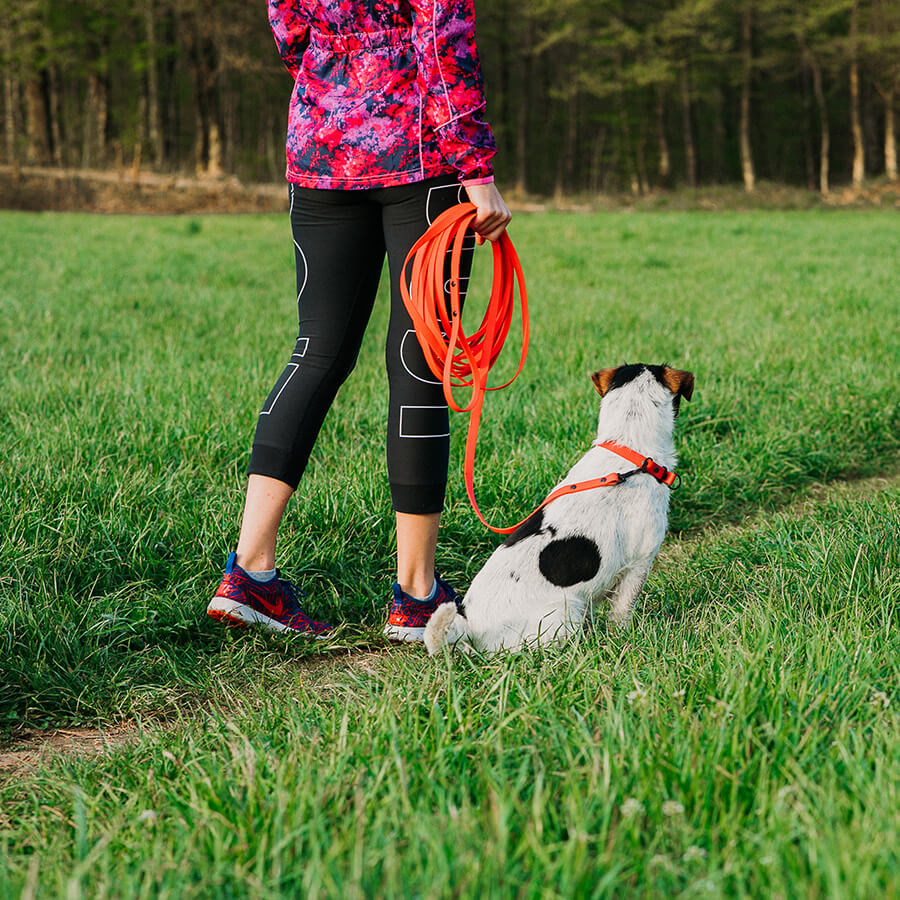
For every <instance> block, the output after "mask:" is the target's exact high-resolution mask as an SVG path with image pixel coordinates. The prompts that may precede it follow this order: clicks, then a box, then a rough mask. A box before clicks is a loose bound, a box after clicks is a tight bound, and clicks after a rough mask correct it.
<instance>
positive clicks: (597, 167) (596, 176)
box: [591, 126, 606, 194]
mask: <svg viewBox="0 0 900 900" xmlns="http://www.w3.org/2000/svg"><path fill="white" fill-rule="evenodd" d="M605 141H606V127H605V126H601V127H600V128H599V129H598V130H597V134H596V135H595V136H594V140H593V145H592V147H591V192H592V193H594V194H599V193H600V191H601V190H602V188H603V145H604V143H605Z"/></svg>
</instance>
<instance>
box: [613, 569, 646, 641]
mask: <svg viewBox="0 0 900 900" xmlns="http://www.w3.org/2000/svg"><path fill="white" fill-rule="evenodd" d="M652 562H653V560H650V561H649V562H647V563H646V564H643V565H637V566H635V567H633V568H631V569H628V570H627V571H626V572H625V573H624V574H623V575H622V576H621V577H620V578H619V581H618V582H617V583H616V585H615V587H614V588H613V589H612V591H610V595H609V600H610V603H611V605H612V607H611V609H610V611H609V620H610V621H611V622H612V623H613V625H616V626H617V627H618V628H626V627H627V626H628V623H629V622H630V621H631V614H632V612H633V611H634V604H635V603H636V602H637V598H638V596H639V595H640V593H641V591H642V590H643V588H644V584H645V583H646V581H647V576H648V575H649V574H650V565H651V563H652Z"/></svg>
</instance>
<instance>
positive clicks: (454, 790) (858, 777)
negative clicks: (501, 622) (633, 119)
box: [0, 211, 900, 897]
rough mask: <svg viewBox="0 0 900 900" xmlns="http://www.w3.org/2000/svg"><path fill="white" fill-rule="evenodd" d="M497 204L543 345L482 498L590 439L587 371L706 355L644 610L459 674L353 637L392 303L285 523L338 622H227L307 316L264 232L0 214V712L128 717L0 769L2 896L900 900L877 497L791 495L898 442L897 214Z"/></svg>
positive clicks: (454, 530)
mask: <svg viewBox="0 0 900 900" xmlns="http://www.w3.org/2000/svg"><path fill="white" fill-rule="evenodd" d="M512 233H513V237H514V239H515V242H516V245H517V248H518V250H519V253H520V256H521V257H522V259H523V264H524V266H525V269H526V275H527V276H528V280H529V292H530V301H531V305H532V334H533V337H532V350H531V354H530V357H529V362H528V365H527V366H526V369H525V372H524V373H523V375H522V376H521V377H520V379H519V381H517V382H516V383H515V385H514V386H513V387H512V388H510V389H508V390H507V391H505V392H502V393H501V394H494V395H493V396H491V397H490V398H489V400H488V409H487V413H486V418H485V423H484V426H483V430H482V435H483V437H482V438H481V441H480V444H479V457H478V461H477V469H476V478H477V483H478V496H479V501H480V503H481V505H482V508H483V509H485V511H490V512H489V518H491V519H492V520H493V521H500V522H502V523H506V522H511V521H515V520H517V519H518V518H520V517H521V516H522V515H524V514H525V513H526V512H527V511H528V510H529V509H530V508H531V507H532V506H533V505H534V504H535V503H536V502H537V501H539V500H540V499H541V498H542V496H543V494H544V493H545V491H546V489H547V488H548V487H549V486H551V485H552V483H554V480H555V479H556V478H557V477H558V475H559V473H560V472H561V471H563V470H564V468H565V467H566V466H567V465H568V464H570V463H571V461H573V460H574V459H575V458H577V456H578V455H579V454H580V453H581V452H582V450H583V448H584V447H585V446H586V445H587V444H588V443H589V441H590V439H591V437H592V430H593V425H594V421H595V417H596V410H597V398H596V394H595V393H594V392H593V389H592V387H591V385H590V382H589V380H588V379H587V374H588V373H589V372H590V371H593V370H594V369H595V368H600V367H604V366H608V365H614V364H616V363H619V362H624V361H634V360H643V361H647V362H661V361H663V360H667V361H669V362H670V363H672V364H673V365H677V366H678V367H681V368H689V369H691V370H692V371H693V372H694V373H695V375H696V379H697V380H696V392H695V396H694V400H693V402H692V403H690V404H686V405H684V406H683V407H682V409H683V413H682V416H681V418H680V420H679V431H678V434H677V444H678V446H679V450H680V455H681V465H680V469H681V470H682V472H683V473H684V475H685V479H684V486H683V488H682V490H680V491H679V492H678V493H677V494H676V495H675V496H674V498H673V509H672V520H671V526H672V535H671V536H670V539H669V544H668V547H669V549H668V550H667V553H666V555H665V558H664V559H661V560H660V562H659V564H658V566H657V568H656V569H655V570H654V574H653V575H652V577H651V580H650V583H649V584H648V588H647V591H646V593H645V596H644V599H643V601H642V604H641V606H640V607H639V611H638V614H637V616H636V619H635V626H634V629H633V631H632V632H631V633H630V634H628V635H625V636H621V635H616V634H614V633H607V631H606V629H605V628H601V629H600V630H599V631H598V632H597V633H596V634H592V635H586V636H585V637H584V638H583V639H582V640H580V641H578V642H576V643H574V644H572V645H570V646H568V647H566V648H564V649H562V650H559V651H555V652H553V653H525V654H522V655H520V656H517V657H513V658H507V659H500V660H491V661H484V660H478V661H474V662H473V661H469V660H466V659H461V658H454V659H453V660H452V662H451V661H449V660H443V659H442V660H437V661H429V660H426V658H425V657H424V654H423V652H422V651H421V650H420V649H419V648H403V649H387V648H385V646H384V643H383V641H382V640H381V639H380V638H379V636H378V633H377V626H378V625H379V624H380V621H381V618H382V617H383V615H384V610H385V606H386V598H387V593H388V587H389V584H390V580H391V566H392V553H393V548H392V527H391V521H390V518H391V517H390V514H389V508H390V503H389V497H388V493H387V486H386V478H385V475H384V465H383V459H382V455H383V442H384V420H385V406H386V402H385V401H386V398H385V378H384V375H383V371H382V355H383V350H382V347H383V340H384V333H385V330H386V303H385V293H384V291H383V292H382V295H381V297H380V299H379V303H378V304H377V307H376V312H375V315H374V317H373V322H372V324H371V327H370V331H369V334H368V335H367V339H366V342H365V344H364V347H363V351H362V353H361V356H360V362H359V366H358V369H357V371H356V372H355V373H354V376H353V377H352V379H351V381H350V382H349V383H348V385H347V387H346V388H345V390H344V391H343V392H342V393H341V395H340V396H339V398H338V402H337V404H336V407H335V410H334V412H333V415H332V416H331V417H330V418H329V419H328V421H327V422H326V425H325V428H324V429H323V432H322V435H321V438H320V441H319V443H318V444H317V447H316V451H315V453H314V457H313V461H312V464H311V467H310V469H309V471H308V473H307V477H306V478H305V479H304V482H303V483H302V485H301V489H300V491H299V492H298V500H297V502H296V503H294V504H293V505H292V506H291V507H290V509H289V513H288V517H287V519H286V522H285V527H284V530H283V536H282V541H281V545H280V560H279V562H280V565H281V566H282V567H283V568H284V569H285V570H287V571H288V572H289V573H290V574H291V575H292V576H296V577H297V580H299V581H300V582H301V584H302V586H303V588H304V590H306V591H307V593H308V594H309V595H310V602H309V607H310V609H311V610H312V611H313V612H315V613H316V614H319V615H321V616H323V617H325V616H327V617H330V618H331V619H333V620H335V621H339V622H342V623H345V624H344V625H343V627H342V629H341V631H340V633H339V636H338V638H337V639H335V640H334V641H333V642H322V643H317V644H315V645H312V644H310V643H308V642H304V641H303V640H302V639H301V640H296V639H295V640H290V639H279V638H275V637H266V636H262V635H244V636H238V637H235V636H233V635H231V634H229V633H226V632H225V631H224V630H222V629H219V628H217V627H215V626H214V625H212V624H209V623H207V622H206V621H205V617H204V616H203V609H204V606H205V603H206V600H207V598H208V595H209V593H210V591H211V589H212V587H213V586H214V584H215V582H216V580H217V577H218V574H219V571H220V569H221V565H222V562H223V560H224V556H225V554H226V553H227V552H228V550H229V549H230V548H231V546H232V544H233V542H234V540H235V537H236V530H237V520H238V516H239V511H240V504H241V490H242V484H243V469H244V466H245V464H246V457H247V451H248V447H249V441H250V438H251V436H252V430H253V425H254V418H255V412H256V410H257V409H258V407H259V404H260V402H261V400H262V398H263V397H264V396H265V393H266V391H267V390H268V387H269V384H270V382H271V381H272V380H273V378H274V376H275V375H276V374H277V372H278V371H279V370H280V368H281V366H282V365H283V362H284V358H286V355H287V354H288V353H289V352H290V347H291V346H292V340H293V336H294V332H295V321H294V310H293V308H292V307H293V303H292V278H293V275H292V253H291V245H290V240H289V235H288V232H287V224H286V222H285V221H284V220H283V219H282V218H281V217H240V218H237V217H234V218H227V217H222V218H217V217H200V218H195V219H190V220H185V219H178V218H156V219H138V218H91V217H85V216H75V215H72V216H69V215H55V216H50V215H12V214H0V234H2V235H3V238H4V240H3V244H2V246H3V248H4V249H3V250H2V251H0V323H2V324H0V348H2V366H3V377H4V390H3V393H2V395H0V474H2V481H0V484H2V489H0V534H2V538H0V541H2V543H0V734H5V735H7V738H8V739H9V740H13V739H14V738H15V735H16V734H17V732H18V729H20V728H21V727H22V725H23V723H24V724H27V725H28V726H30V727H39V726H52V725H57V724H61V723H68V724H95V723H101V724H102V723H109V722H112V721H117V720H124V719H132V720H135V719H136V720H138V721H141V722H143V723H144V725H143V729H142V731H141V733H140V735H139V736H138V737H137V739H136V741H135V742H133V743H131V744H128V745H123V746H122V747H121V748H119V749H118V750H117V751H115V752H114V753H113V754H112V755H111V756H108V757H105V758H102V759H89V758H83V759H82V758H62V759H58V760H54V761H51V762H50V763H48V764H47V765H44V766H42V767H40V768H39V769H38V770H37V771H36V772H34V773H32V774H31V775H29V776H28V777H25V778H22V777H14V778H6V779H3V776H2V773H0V897H6V896H10V897H12V896H18V895H19V894H20V893H21V891H22V890H23V888H24V889H25V890H26V891H28V890H30V886H31V887H35V888H39V889H40V892H41V893H42V895H43V894H46V895H47V896H56V895H68V896H79V895H82V894H83V895H84V896H97V895H106V896H122V897H126V896H127V897H131V896H142V895H145V896H160V895H166V896H173V897H182V896H184V897H190V896H197V897H201V896H222V897H227V896H248V895H249V896H260V897H263V896H264V897H271V896H286V897H287V896H290V897H294V896H298V895H300V894H304V895H306V894H308V895H310V896H341V897H343V896H377V895H382V896H385V895H418V896H519V895H521V896H564V897H568V896H598V897H601V896H622V895H629V896H659V895H663V894H676V895H679V896H721V895H729V896H759V897H768V896H775V895H780V896H784V897H793V896H810V897H826V896H828V897H833V896H847V897H864V896H865V897H870V896H893V895H897V894H898V893H900V879H898V878H897V876H896V875H895V872H896V871H897V870H898V864H900V860H898V853H897V850H896V847H897V846H898V845H900V842H898V837H900V835H898V830H900V824H898V823H900V820H898V817H897V813H896V810H897V808H898V801H900V750H898V749H897V748H898V746H900V729H898V721H897V710H896V706H897V703H898V698H897V691H896V685H897V679H898V674H900V672H898V666H900V664H898V662H897V661H898V660H900V646H898V644H900V640H898V637H897V634H898V628H897V626H898V624H900V622H898V614H897V603H898V600H900V574H898V573H900V533H898V532H900V529H898V524H897V523H898V521H900V491H898V489H897V488H896V487H893V488H890V489H887V490H883V491H880V492H877V493H876V494H875V495H873V496H864V495H861V496H853V495H851V494H844V493H838V494H835V495H834V496H833V497H832V498H831V499H827V500H826V501H824V502H821V503H817V504H811V505H808V506H806V507H804V508H803V509H799V508H797V507H796V506H790V505H789V503H790V501H792V500H794V499H795V498H796V497H798V496H802V495H803V492H804V491H805V489H806V488H808V487H809V486H810V485H812V484H814V483H817V482H830V481H835V480H838V479H845V478H848V477H857V476H865V475H873V474H878V473H884V472H895V471H896V466H897V451H898V449H900V408H898V400H897V381H896V371H897V365H898V362H900V351H898V315H897V312H896V289H895V284H896V262H895V261H896V259H897V258H898V256H900V235H898V231H897V229H896V223H895V221H894V216H892V215H891V214H886V213H885V214H882V213H878V212H872V213H864V214H863V213H847V212H822V211H814V212H797V213H780V214H773V213H744V214H702V213H691V214H682V213H670V214H649V213H648V214H641V215H639V216H634V215H627V214H598V215H591V216H579V215H563V214H547V215H542V216H534V217H528V216H520V217H518V218H517V219H516V221H515V223H514V227H513V232H512ZM477 269H478V270H477V271H476V276H477V279H480V283H481V284H483V282H484V278H485V275H486V272H485V269H486V266H485V264H484V262H483V261H482V260H479V265H478V267H477ZM513 355H514V354H512V353H511V354H510V358H509V359H508V360H507V362H506V363H505V367H506V368H507V369H509V368H511V366H512V356H513ZM463 424H464V422H463V419H462V418H461V417H460V418H458V420H457V422H456V429H455V434H454V460H455V468H454V469H453V470H452V473H451V488H450V495H449V499H448V504H447V510H446V514H445V527H444V531H443V536H442V542H441V547H440V549H439V554H440V556H439V558H440V564H441V567H442V570H443V571H444V572H445V573H446V574H447V575H448V577H450V579H451V580H452V581H454V582H456V583H457V584H459V585H460V586H465V585H466V584H467V583H468V580H469V579H470V578H471V576H472V575H473V574H474V572H475V571H476V570H477V568H478V566H479V565H480V563H481V561H482V560H483V559H484V557H485V556H486V554H487V553H488V552H489V550H490V549H491V548H492V547H493V546H494V545H495V543H496V539H495V538H494V537H493V536H491V535H490V534H489V533H487V532H486V531H485V530H484V529H483V528H482V527H481V526H480V525H478V523H477V521H476V520H475V518H474V515H473V514H472V513H471V511H470V509H469V507H468V504H467V501H466V499H465V493H464V490H463V488H462V484H461V474H460V471H459V468H460V465H461V447H462V442H463V438H464V427H463ZM829 496H830V495H829ZM750 514H753V518H752V520H750V521H748V522H744V519H745V517H746V516H748V515H750ZM727 523H738V524H739V526H740V527H738V528H736V529H724V530H723V529H717V528H716V526H718V525H723V524H727ZM741 523H743V524H741ZM698 535H699V537H698ZM362 649H368V651H369V652H367V653H365V654H363V655H360V654H359V653H358V652H353V651H359V650H362Z"/></svg>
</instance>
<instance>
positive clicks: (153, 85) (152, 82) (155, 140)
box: [144, 0, 163, 169]
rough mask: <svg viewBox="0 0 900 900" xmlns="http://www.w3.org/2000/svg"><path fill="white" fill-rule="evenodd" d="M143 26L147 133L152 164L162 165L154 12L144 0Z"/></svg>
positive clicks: (150, 0)
mask: <svg viewBox="0 0 900 900" xmlns="http://www.w3.org/2000/svg"><path fill="white" fill-rule="evenodd" d="M144 24H145V27H146V29H147V131H148V136H149V138H150V149H151V152H152V153H153V164H154V166H155V167H156V168H157V169H161V168H162V165H163V139H162V114H161V111H160V103H159V72H158V70H157V68H156V57H157V49H156V10H155V8H154V2H153V0H146V4H145V6H144Z"/></svg>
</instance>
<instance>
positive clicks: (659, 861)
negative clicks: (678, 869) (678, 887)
mask: <svg viewBox="0 0 900 900" xmlns="http://www.w3.org/2000/svg"><path fill="white" fill-rule="evenodd" d="M650 865H651V866H652V867H653V868H656V869H671V868H672V860H671V859H669V857H668V856H666V854H665V853H657V854H656V855H655V856H651V857H650Z"/></svg>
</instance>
